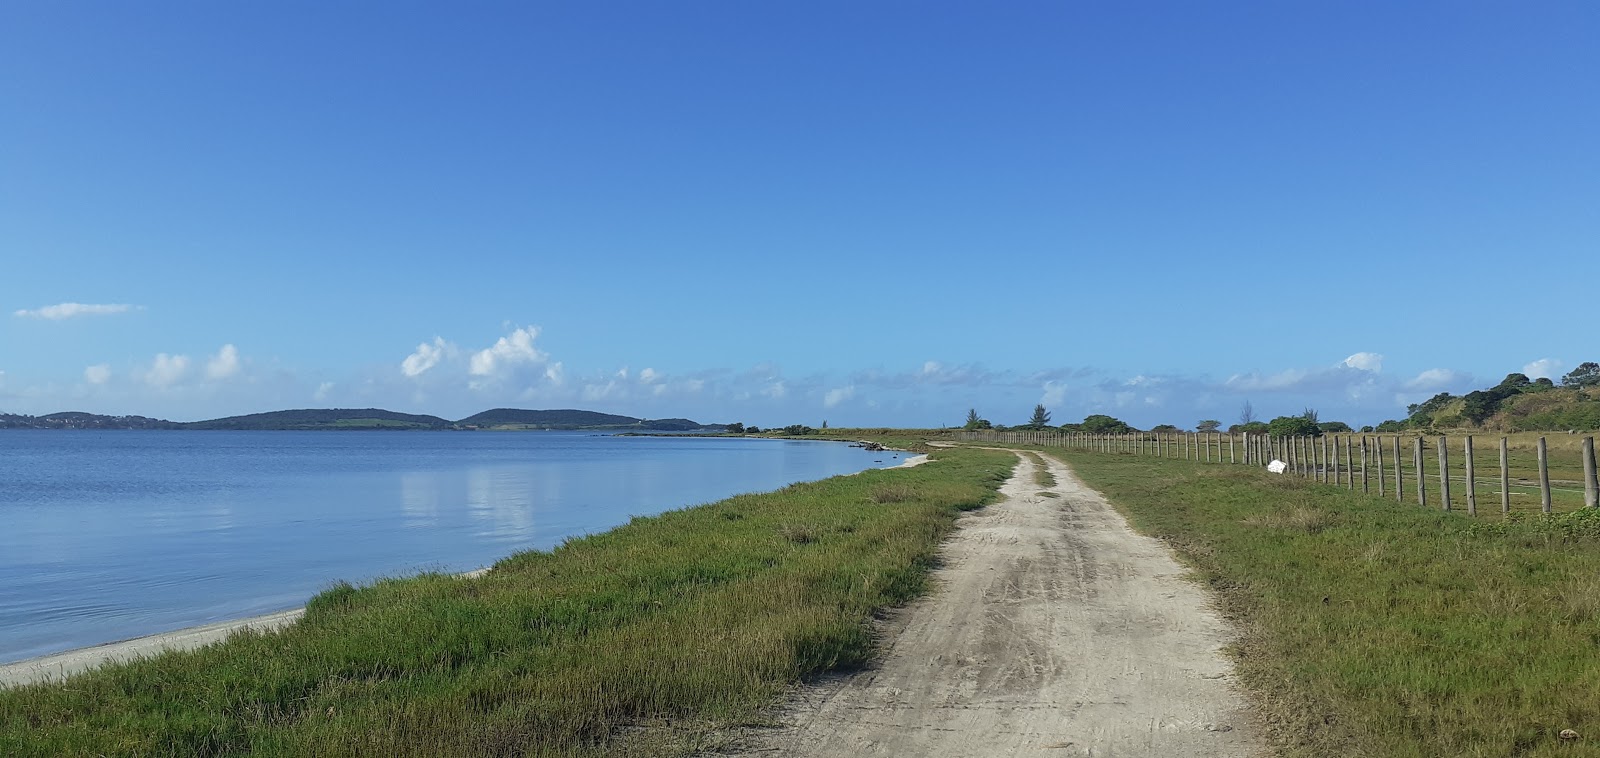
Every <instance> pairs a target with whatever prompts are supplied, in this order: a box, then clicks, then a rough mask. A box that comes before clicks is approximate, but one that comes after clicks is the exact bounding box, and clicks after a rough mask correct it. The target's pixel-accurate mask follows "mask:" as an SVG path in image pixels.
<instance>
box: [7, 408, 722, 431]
mask: <svg viewBox="0 0 1600 758" xmlns="http://www.w3.org/2000/svg"><path fill="white" fill-rule="evenodd" d="M726 428H727V426H726V425H725V424H700V423H696V422H694V421H691V420H689V419H684V418H669V419H641V418H634V417H632V416H618V415H615V414H610V413H599V412H596V411H583V410H574V409H559V410H523V409H519V408H496V409H494V410H489V411H484V412H482V413H477V414H474V415H471V416H468V417H467V418H464V419H461V420H460V421H450V420H447V419H443V418H440V417H438V416H425V415H418V414H412V413H396V412H394V411H386V410H383V409H382V408H308V409H301V410H289V411H273V412H271V413H252V414H249V415H245V416H229V417H227V418H218V419H210V420H207V421H194V422H177V421H164V420H162V419H154V418H147V417H145V416H103V415H100V414H95V413H82V412H77V411H70V412H66V413H51V414H48V415H44V416H26V415H18V414H0V429H196V430H231V431H308V430H341V429H374V430H379V429H390V430H404V429H415V430H475V429H538V430H596V431H611V430H616V431H629V430H631V431H661V432H693V431H722V430H723V429H726Z"/></svg>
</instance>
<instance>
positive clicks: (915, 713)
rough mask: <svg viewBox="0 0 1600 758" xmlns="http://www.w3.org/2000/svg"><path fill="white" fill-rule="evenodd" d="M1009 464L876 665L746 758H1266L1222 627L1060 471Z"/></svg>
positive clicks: (1195, 590) (817, 693) (804, 703)
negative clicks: (1039, 479)
mask: <svg viewBox="0 0 1600 758" xmlns="http://www.w3.org/2000/svg"><path fill="white" fill-rule="evenodd" d="M1046 461H1048V466H1049V469H1050V471H1051V473H1052V474H1054V476H1055V479H1056V485H1055V486H1054V487H1052V488H1050V490H1048V491H1044V490H1041V488H1040V487H1039V486H1038V485H1037V484H1035V479H1034V469H1035V463H1034V461H1033V457H1032V456H1028V455H1024V456H1021V461H1020V462H1019V464H1018V466H1017V469H1016V473H1015V474H1014V475H1013V476H1012V478H1011V479H1010V481H1008V482H1007V483H1006V484H1005V486H1004V487H1003V488H1002V489H1001V493H1002V495H1003V496H1004V497H1003V499H1002V500H1001V501H1000V502H998V503H996V504H994V505H991V506H989V507H987V508H984V509H983V510H981V511H977V512H974V513H971V514H968V515H966V516H963V517H962V521H961V527H960V529H959V530H958V531H957V532H956V535H955V537H954V539H953V540H952V541H951V542H950V543H949V544H948V545H947V546H946V550H945V552H944V559H945V565H944V567H943V568H941V569H939V570H938V572H937V573H936V583H937V589H936V590H935V591H934V592H933V593H931V594H930V595H929V596H928V597H926V598H924V599H923V600H922V601H920V602H918V603H916V604H914V605H913V606H911V607H910V608H908V609H906V610H905V611H904V614H903V616H901V617H900V618H899V619H898V620H897V621H896V622H895V623H893V624H891V627H890V629H889V630H888V633H889V635H890V643H889V646H888V649H887V651H886V654H885V656H884V657H883V660H882V661H881V663H879V664H878V665H876V666H874V667H873V668H870V669H868V670H866V671H863V672H860V673H858V674H855V675H853V676H849V677H841V678H840V679H838V680H836V681H832V682H828V683H824V684H822V685H818V686H814V687H808V688H806V689H805V690H803V691H802V692H801V693H800V694H799V695H798V696H797V697H796V699H795V701H794V702H793V703H792V704H791V706H790V708H788V709H787V712H786V713H785V714H784V715H783V719H782V720H783V721H784V722H786V723H785V725H784V726H783V727H781V728H778V729H775V730H772V731H770V732H765V733H762V734H759V735H756V736H754V737H753V738H752V740H753V741H754V743H755V744H746V745H745V746H743V748H742V749H743V754H746V755H761V756H772V755H783V756H788V755H794V756H852V757H854V756H879V755H881V756H964V757H966V756H1009V755H1041V756H1073V755H1083V756H1160V757H1161V758H1189V757H1192V756H1255V755H1265V754H1266V751H1265V750H1264V749H1263V748H1262V747H1261V745H1262V740H1261V738H1260V735H1259V731H1258V729H1257V728H1256V727H1255V725H1254V724H1253V722H1252V720H1251V719H1250V718H1249V716H1248V715H1247V713H1246V703H1245V701H1244V699H1243V698H1242V697H1241V696H1240V695H1239V694H1237V693H1236V692H1235V691H1234V689H1233V685H1232V683H1231V672H1230V666H1229V663H1228V661H1227V659H1226V658H1225V657H1223V655H1222V654H1221V653H1220V652H1219V649H1220V648H1221V647H1222V645H1224V644H1225V643H1226V642H1227V640H1228V638H1229V634H1230V632H1229V629H1228V628H1227V626H1226V625H1225V624H1224V622H1223V621H1222V619H1221V618H1219V617H1218V615H1217V614H1216V613H1215V612H1214V611H1213V610H1212V609H1211V606H1210V604H1209V602H1208V600H1207V598H1206V596H1205V594H1204V592H1203V591H1202V590H1201V588H1200V587H1198V586H1197V585H1195V584H1194V583H1192V582H1190V581H1188V580H1186V579H1185V578H1184V575H1185V571H1186V570H1185V569H1184V568H1183V567H1182V566H1180V565H1179V564H1178V563H1177V562H1176V561H1175V560H1174V559H1173V557H1172V556H1171V554H1170V553H1168V552H1167V550H1166V549H1165V548H1164V547H1163V546H1162V545H1161V544H1160V543H1159V542H1157V541H1156V540H1154V539H1151V538H1148V537H1143V536H1140V535H1138V534H1135V533H1134V532H1133V531H1132V530H1131V529H1129V528H1128V525H1127V523H1126V522H1125V521H1124V520H1123V519H1122V517H1121V516H1120V515H1118V514H1117V513H1116V511H1114V510H1112V508H1111V507H1110V506H1109V505H1108V504H1107V503H1106V501H1105V500H1104V498H1102V497H1101V496H1100V495H1099V493H1096V492H1095V491H1094V490H1091V489H1089V488H1088V487H1087V486H1085V485H1084V484H1083V483H1082V482H1081V481H1079V480H1078V479H1077V477H1076V476H1074V475H1073V474H1072V472H1071V471H1070V470H1069V469H1068V468H1067V467H1066V466H1064V465H1062V464H1061V463H1060V462H1058V461H1055V460H1054V459H1050V458H1046Z"/></svg>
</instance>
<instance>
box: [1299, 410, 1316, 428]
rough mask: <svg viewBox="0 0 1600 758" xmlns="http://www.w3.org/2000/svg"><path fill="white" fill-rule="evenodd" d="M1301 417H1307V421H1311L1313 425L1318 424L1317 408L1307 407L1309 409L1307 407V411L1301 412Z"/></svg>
mask: <svg viewBox="0 0 1600 758" xmlns="http://www.w3.org/2000/svg"><path fill="white" fill-rule="evenodd" d="M1300 418H1303V419H1305V420H1307V421H1310V422H1311V425H1312V426H1316V425H1317V409H1316V408H1307V409H1305V411H1304V412H1303V413H1301V414H1300Z"/></svg>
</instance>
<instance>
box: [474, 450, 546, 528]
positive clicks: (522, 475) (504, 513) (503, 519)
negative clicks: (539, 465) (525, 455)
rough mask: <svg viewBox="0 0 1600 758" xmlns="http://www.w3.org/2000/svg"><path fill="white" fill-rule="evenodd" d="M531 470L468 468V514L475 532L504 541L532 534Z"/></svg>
mask: <svg viewBox="0 0 1600 758" xmlns="http://www.w3.org/2000/svg"><path fill="white" fill-rule="evenodd" d="M528 473H529V472H528V471H525V470H523V471H518V470H508V469H489V468H475V469H472V470H470V471H468V472H467V515H468V516H470V517H471V518H472V521H473V522H474V526H475V527H476V531H475V532H474V534H475V535H476V536H478V537H483V538H486V539H490V540H493V541H495V542H502V543H504V542H519V541H523V540H526V539H528V538H530V537H532V536H533V512H532V511H533V483H532V482H531V481H530V480H529V476H528Z"/></svg>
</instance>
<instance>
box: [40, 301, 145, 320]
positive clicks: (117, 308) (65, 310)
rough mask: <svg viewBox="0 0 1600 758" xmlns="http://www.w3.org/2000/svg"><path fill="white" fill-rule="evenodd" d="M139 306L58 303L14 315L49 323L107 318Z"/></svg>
mask: <svg viewBox="0 0 1600 758" xmlns="http://www.w3.org/2000/svg"><path fill="white" fill-rule="evenodd" d="M139 307H140V306H136V305H124V304H121V303H104V304H90V303H58V304H56V305H46V306H44V307H43V308H35V309H34V310H26V309H24V310H20V311H17V312H16V313H15V315H16V316H18V317H20V318H42V319H49V320H51V321H60V320H62V319H68V318H73V317H74V316H108V315H111V314H114V313H127V312H128V311H131V310H137V309H138V308H139Z"/></svg>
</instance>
